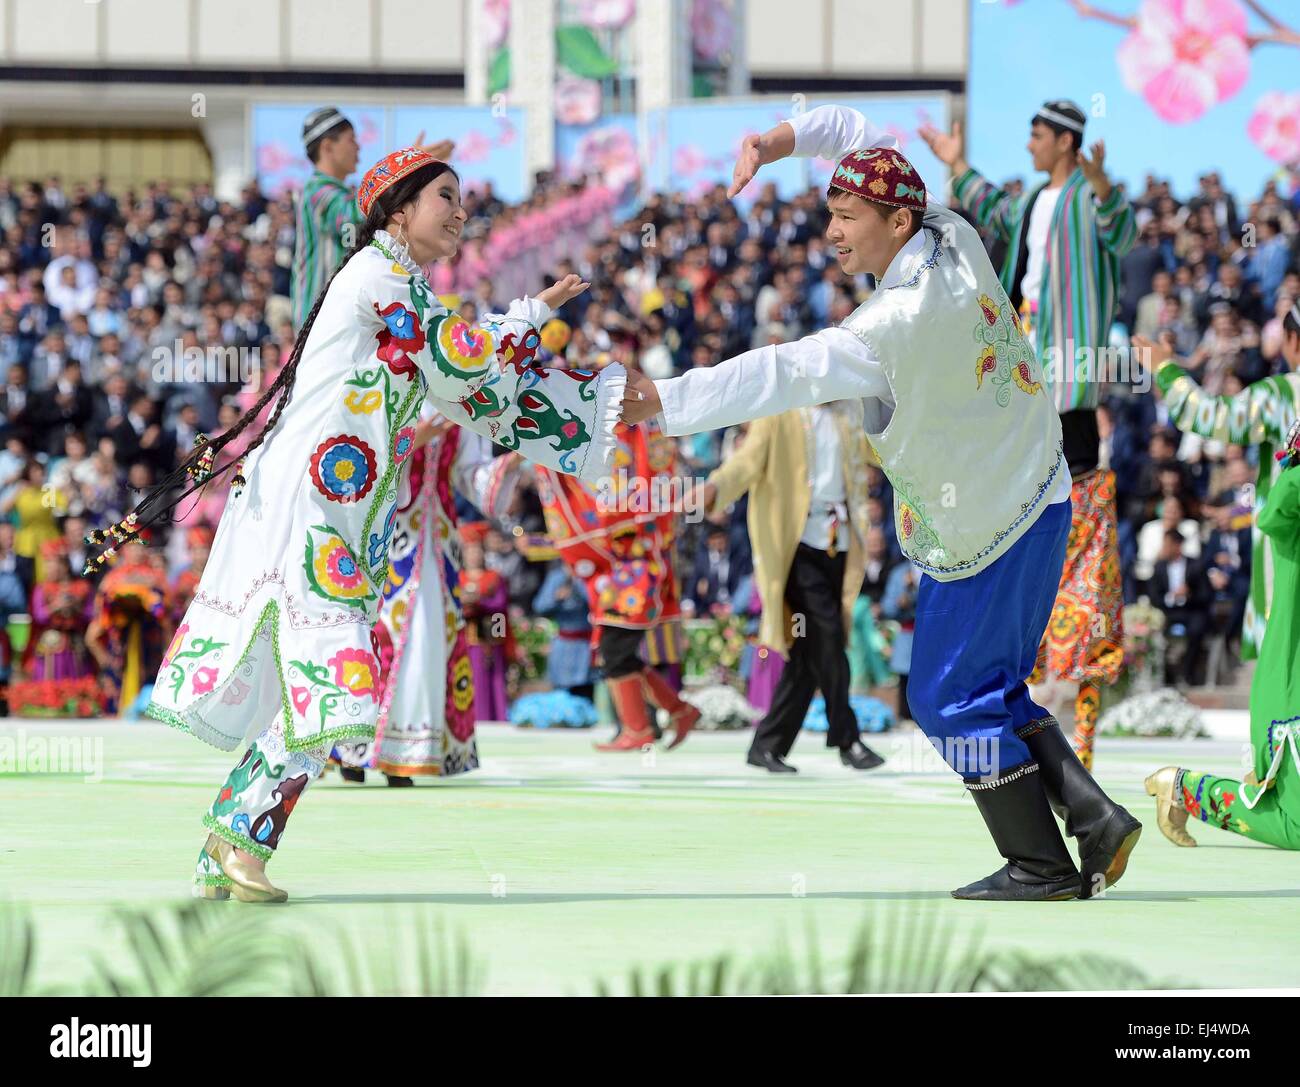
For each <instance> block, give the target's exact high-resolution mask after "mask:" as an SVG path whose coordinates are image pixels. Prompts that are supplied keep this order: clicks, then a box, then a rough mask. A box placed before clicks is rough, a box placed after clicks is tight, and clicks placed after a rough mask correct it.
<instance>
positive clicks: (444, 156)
mask: <svg viewBox="0 0 1300 1087" xmlns="http://www.w3.org/2000/svg"><path fill="white" fill-rule="evenodd" d="M415 146H416V147H417V148H418V149H419V150H421V151H423V152H424V153H425V154H426V155H430V156H432V157H433V158H436V159H437V160H438V161H439V162H446V161H447V160H448V159H450V158H451V153H452V152H453V151H454V150H456V144H455V141H453V140H437V141H435V142H434V143H425V142H424V129H420V134H419V135H418V136H416V137H415Z"/></svg>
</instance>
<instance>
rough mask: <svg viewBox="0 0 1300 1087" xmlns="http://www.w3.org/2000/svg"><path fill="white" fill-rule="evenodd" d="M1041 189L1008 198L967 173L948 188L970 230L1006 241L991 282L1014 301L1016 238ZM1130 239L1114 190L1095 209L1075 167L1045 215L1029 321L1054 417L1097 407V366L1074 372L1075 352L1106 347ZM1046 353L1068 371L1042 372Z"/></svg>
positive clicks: (1131, 227) (1124, 207)
mask: <svg viewBox="0 0 1300 1087" xmlns="http://www.w3.org/2000/svg"><path fill="white" fill-rule="evenodd" d="M1044 188H1046V183H1044V184H1043V185H1039V186H1038V187H1037V188H1036V189H1034V190H1033V191H1032V192H1030V193H1028V194H1026V195H1022V196H1020V197H1018V198H1016V197H1012V196H1009V195H1008V194H1007V193H1005V192H1004V191H1003V190H1001V189H999V188H997V187H995V186H994V185H992V184H991V183H990V182H988V181H987V180H986V179H984V178H983V177H981V176H980V175H979V174H977V173H976V172H975V171H974V170H967V171H966V172H965V173H964V174H962V175H961V176H960V177H959V178H957V179H956V180H955V181H954V182H953V183H952V189H953V196H954V197H955V198H956V199H957V201H958V202H959V203H960V204H961V206H962V207H963V208H964V209H965V210H966V211H967V212H969V213H970V214H971V215H972V216H973V217H974V219H975V223H976V225H977V226H979V228H980V229H981V230H984V231H989V232H992V233H993V234H995V235H996V236H997V237H998V238H999V239H1000V240H1002V241H1004V242H1006V243H1007V256H1006V259H1005V260H1004V261H1003V264H1002V268H1001V269H1000V271H999V273H998V278H999V279H1001V281H1002V287H1003V289H1004V290H1005V291H1006V292H1007V294H1008V296H1011V297H1014V295H1015V290H1014V288H1015V277H1016V264H1017V261H1018V259H1019V255H1020V245H1021V238H1022V237H1023V235H1024V232H1025V231H1026V230H1027V229H1028V227H1029V213H1030V211H1031V210H1032V208H1033V206H1034V200H1035V199H1036V198H1037V196H1038V194H1039V193H1040V192H1042V190H1043V189H1044ZM1136 239H1137V221H1136V217H1135V216H1134V214H1133V208H1132V206H1131V205H1130V204H1129V202H1128V200H1127V198H1126V197H1125V196H1124V194H1123V193H1122V192H1120V190H1119V186H1114V187H1112V189H1111V191H1110V195H1109V196H1108V197H1107V198H1106V202H1105V203H1104V204H1098V203H1097V201H1096V200H1095V198H1094V197H1093V193H1092V186H1091V185H1089V184H1088V182H1087V180H1086V179H1085V178H1084V176H1083V171H1082V170H1081V169H1078V168H1077V167H1076V168H1075V171H1074V172H1073V173H1072V174H1071V175H1070V177H1069V179H1068V180H1067V181H1066V183H1065V186H1064V188H1063V189H1062V191H1061V196H1060V199H1059V200H1058V201H1057V203H1056V210H1055V211H1054V212H1053V213H1052V223H1051V227H1050V228H1049V230H1048V235H1047V254H1046V267H1045V268H1044V275H1043V282H1042V287H1041V289H1040V293H1039V298H1038V314H1037V316H1036V317H1035V319H1034V322H1033V326H1034V327H1033V338H1034V347H1035V349H1036V350H1037V352H1038V358H1039V361H1040V362H1042V364H1043V371H1044V373H1045V374H1046V375H1047V376H1048V378H1049V379H1050V384H1051V386H1052V398H1053V400H1054V401H1055V402H1056V409H1057V411H1058V412H1061V413H1064V412H1067V411H1075V410H1077V409H1080V408H1096V406H1097V401H1098V398H1099V396H1100V391H1101V380H1100V378H1101V377H1102V376H1103V375H1102V373H1101V372H1100V371H1099V369H1098V368H1093V369H1092V371H1091V373H1088V372H1087V371H1085V370H1084V369H1083V368H1082V367H1081V366H1079V365H1078V360H1079V356H1078V355H1077V354H1076V352H1077V351H1078V349H1079V348H1089V349H1091V350H1090V351H1089V352H1088V353H1087V354H1086V355H1085V356H1084V357H1085V358H1090V359H1097V358H1098V357H1099V356H1098V355H1097V354H1095V352H1096V351H1098V350H1099V349H1102V348H1105V347H1107V346H1108V343H1109V337H1110V326H1111V322H1112V320H1113V319H1114V316H1115V305H1116V300H1117V299H1118V297H1119V284H1120V268H1119V262H1120V258H1121V257H1123V256H1124V254H1125V253H1127V252H1128V251H1129V249H1131V248H1132V246H1133V242H1134V241H1135V240H1136ZM1054 349H1059V350H1060V352H1061V358H1062V360H1063V361H1064V362H1065V363H1067V364H1072V365H1061V366H1049V362H1050V361H1051V360H1052V359H1053V351H1054ZM1100 357H1102V358H1104V357H1105V356H1100Z"/></svg>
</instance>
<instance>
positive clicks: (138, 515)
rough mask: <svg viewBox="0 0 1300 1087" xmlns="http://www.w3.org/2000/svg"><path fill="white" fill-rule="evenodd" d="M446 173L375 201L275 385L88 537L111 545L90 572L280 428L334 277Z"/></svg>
mask: <svg viewBox="0 0 1300 1087" xmlns="http://www.w3.org/2000/svg"><path fill="white" fill-rule="evenodd" d="M444 173H450V174H452V175H453V176H454V177H457V178H459V175H458V174H456V171H455V170H453V169H452V168H451V167H450V166H448V165H447V163H445V162H431V163H429V164H428V165H427V166H422V167H420V169H418V170H416V171H415V172H414V173H412V174H411V175H410V176H408V177H405V178H403V179H402V180H401V181H398V182H397V183H395V184H394V185H393V186H392V187H391V188H389V189H387V190H386V191H385V192H383V193H381V194H380V195H379V196H378V197H377V198H376V199H375V202H374V203H373V204H372V205H371V207H370V214H369V215H367V216H366V218H365V221H364V222H363V223H362V224H361V228H360V229H359V230H358V231H357V239H356V244H355V245H353V247H352V249H351V250H349V251H348V253H347V255H346V256H345V257H344V258H343V260H342V262H341V263H340V264H339V266H338V267H337V268H336V269H335V270H334V274H333V275H331V276H330V278H329V279H328V280H327V281H326V283H325V286H324V287H322V288H321V291H320V294H318V295H317V296H316V301H315V303H314V304H313V305H312V307H311V311H310V312H309V313H308V314H307V318H306V320H305V321H304V322H303V325H302V328H301V329H299V331H298V335H297V336H296V337H295V338H294V341H293V350H292V351H291V352H290V353H289V358H288V359H287V360H286V361H285V363H284V365H283V366H281V367H280V372H279V373H278V374H276V376H275V380H274V381H272V382H271V385H270V387H269V388H267V390H266V392H264V393H262V395H261V396H260V397H258V399H257V402H256V403H255V404H254V405H253V406H252V407H251V408H249V409H248V410H247V411H246V412H244V414H243V415H241V416H240V417H239V420H238V421H237V422H236V423H235V424H234V426H232V427H230V429H228V430H227V431H226V432H225V433H224V434H221V435H219V436H218V437H216V438H211V439H209V438H206V437H202V436H201V437H200V439H199V440H198V441H196V442H195V447H194V449H193V451H192V452H191V453H190V454H189V455H188V456H187V457H186V458H185V459H184V460H183V461H181V463H180V465H178V466H177V468H176V469H175V470H174V471H172V472H170V473H168V475H167V476H166V477H165V478H164V479H162V480H161V481H160V482H158V483H157V484H155V485H154V486H153V487H151V488H150V489H149V491H148V493H147V494H146V495H145V496H144V497H143V498H141V499H140V501H139V503H138V504H137V505H136V507H135V509H133V510H132V511H131V512H130V513H129V514H128V515H127V516H126V517H125V518H124V519H123V520H122V521H119V522H117V524H115V525H110V526H109V527H108V528H107V529H97V530H96V531H95V532H93V533H91V535H90V536H88V537H87V543H91V544H108V545H109V546H108V549H107V550H106V551H105V552H103V553H102V554H101V555H99V556H98V557H97V559H92V560H90V561H89V562H87V564H86V565H87V572H90V571H91V569H92V568H93V566H94V565H96V564H100V565H102V563H103V562H104V560H105V559H106V558H107V557H108V555H109V554H111V553H112V552H113V550H114V548H115V547H117V546H118V545H120V544H124V543H126V542H128V541H129V540H131V539H134V538H136V537H137V536H138V535H139V532H140V530H141V529H143V528H146V527H148V526H149V525H154V524H158V523H160V522H162V521H164V520H166V521H168V522H171V521H172V520H174V518H173V517H172V516H171V513H172V511H173V510H174V509H175V508H176V507H177V506H178V505H179V504H180V503H181V502H183V501H184V500H185V499H186V498H188V497H189V496H190V495H192V494H194V493H196V492H197V491H200V490H202V489H203V487H205V486H206V485H207V484H208V482H209V481H210V480H213V479H215V478H216V477H217V476H220V475H222V474H224V473H225V472H227V471H229V470H230V469H231V468H233V467H235V465H241V466H242V464H243V462H244V460H245V458H247V457H248V455H249V454H250V453H252V452H253V450H255V449H256V448H257V447H258V446H259V445H261V444H262V443H263V442H264V441H265V440H266V436H267V435H268V434H270V433H271V431H272V430H274V429H275V426H276V424H277V423H278V422H279V421H280V416H281V415H282V414H283V413H284V409H285V407H286V406H287V405H288V403H289V401H290V399H291V398H292V396H293V386H294V381H295V379H296V377H297V372H298V363H299V361H300V360H301V358H302V353H303V348H304V347H305V346H306V344H307V337H308V336H309V335H310V334H311V329H312V325H314V324H315V323H316V315H317V314H318V313H320V308H321V304H322V303H323V302H324V301H325V295H326V294H327V293H329V289H330V286H331V285H332V284H333V282H334V279H335V277H336V276H337V275H338V274H339V272H341V271H343V269H344V268H345V267H346V266H347V264H348V261H350V260H351V259H352V258H353V257H355V256H356V255H357V254H358V253H360V252H361V251H362V250H363V249H366V248H367V247H368V246H369V245H370V243H371V242H372V241H373V240H374V237H375V231H377V230H380V229H381V228H382V227H383V225H384V224H385V223H386V222H388V219H389V217H390V216H391V215H392V214H393V212H395V211H397V210H398V209H399V208H401V207H402V206H403V205H404V204H407V203H409V202H410V201H412V200H414V199H415V198H416V197H417V196H418V195H419V194H420V191H421V190H422V189H423V188H424V187H425V186H426V185H428V184H430V183H431V182H433V181H434V180H435V179H437V178H439V177H441V176H442V175H443V174H444ZM272 400H274V401H275V407H274V408H273V409H272V411H271V416H270V418H269V419H267V421H266V425H265V426H263V427H262V429H261V430H259V431H258V432H257V434H256V435H254V437H253V438H252V440H251V441H249V443H248V445H247V446H246V447H245V448H244V450H243V452H242V453H241V454H240V455H239V458H238V459H233V460H230V461H229V462H228V463H226V464H224V465H221V466H220V467H217V466H216V461H217V455H218V454H219V453H220V452H221V451H222V450H223V449H225V448H226V446H228V445H230V443H231V442H233V441H234V440H235V439H236V438H238V437H239V436H240V435H241V434H242V433H243V432H244V431H245V430H246V429H248V427H249V425H250V424H251V423H252V422H253V421H254V420H256V419H257V417H258V416H259V415H260V414H261V413H262V409H263V408H265V407H266V406H267V404H269V403H271V401H272ZM238 477H239V473H238V472H236V478H238ZM187 482H188V483H189V486H188V487H187V486H186V484H187ZM178 492H179V493H178Z"/></svg>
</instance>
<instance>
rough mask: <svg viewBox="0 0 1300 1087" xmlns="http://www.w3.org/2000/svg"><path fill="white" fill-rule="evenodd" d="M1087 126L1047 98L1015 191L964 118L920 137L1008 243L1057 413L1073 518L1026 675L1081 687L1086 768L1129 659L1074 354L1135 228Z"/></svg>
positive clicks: (1111, 519) (1107, 516)
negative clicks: (1036, 176) (966, 136)
mask: <svg viewBox="0 0 1300 1087" xmlns="http://www.w3.org/2000/svg"><path fill="white" fill-rule="evenodd" d="M1083 128H1084V115H1083V110H1081V109H1080V108H1079V107H1078V106H1076V105H1075V104H1074V103H1073V102H1068V101H1064V100H1062V101H1053V102H1044V103H1043V105H1042V107H1041V108H1040V109H1039V110H1038V112H1037V113H1035V114H1034V116H1033V119H1032V120H1031V121H1030V125H1029V148H1028V149H1029V153H1030V154H1031V155H1032V156H1033V162H1034V169H1035V170H1041V171H1043V172H1044V173H1046V174H1047V180H1046V181H1044V182H1043V183H1042V184H1041V185H1039V186H1038V187H1037V188H1036V189H1034V190H1033V191H1032V192H1030V193H1029V194H1028V195H1026V196H1023V197H1021V198H1019V199H1014V198H1012V197H1011V196H1010V195H1008V194H1007V193H1005V192H1003V191H1002V190H1001V189H998V188H997V187H995V186H994V185H992V184H990V183H989V182H988V181H987V180H985V179H984V178H983V177H981V176H980V175H979V174H978V173H976V172H975V171H974V170H972V169H971V168H970V165H969V164H968V163H967V162H966V159H965V155H964V148H963V142H962V136H961V128H960V126H958V125H954V126H953V130H952V134H951V135H944V134H943V133H941V132H938V131H937V130H935V129H934V128H933V127H926V128H923V129H922V130H921V136H922V137H923V138H924V139H925V141H926V143H928V144H929V145H930V149H931V150H932V151H934V153H935V154H936V155H937V156H938V157H939V159H940V161H942V162H943V163H944V164H945V165H947V166H950V167H951V168H952V171H953V195H954V196H955V197H956V198H957V200H958V201H959V202H960V203H961V205H962V207H963V208H965V209H966V211H968V212H969V213H970V214H971V215H973V216H974V217H975V221H976V223H978V224H979V226H980V227H982V228H984V229H986V230H990V231H992V232H993V233H994V234H995V235H996V236H997V237H998V238H999V239H1000V240H1001V241H1003V242H1004V243H1006V245H1007V255H1006V259H1005V260H1004V261H1003V264H1002V270H1001V272H1000V273H999V278H1000V280H1001V282H1002V288H1003V290H1005V291H1006V292H1007V297H1008V298H1010V300H1011V304H1012V306H1014V307H1016V309H1017V311H1018V312H1019V314H1020V323H1021V327H1022V328H1023V329H1024V332H1025V335H1026V336H1027V337H1028V338H1029V341H1030V343H1031V344H1033V346H1034V350H1035V353H1036V354H1037V356H1038V359H1039V361H1040V362H1041V364H1042V367H1043V371H1044V373H1045V374H1046V375H1047V380H1046V382H1045V384H1046V385H1047V387H1048V395H1049V396H1050V398H1051V399H1052V401H1053V402H1054V403H1055V405H1056V410H1057V411H1058V412H1060V414H1061V434H1062V439H1063V441H1064V444H1065V460H1066V463H1068V464H1069V466H1070V476H1071V478H1072V480H1073V486H1072V492H1073V493H1072V504H1073V511H1074V523H1073V525H1072V526H1071V529H1070V542H1069V545H1068V547H1067V549H1066V555H1065V569H1064V570H1063V571H1062V573H1061V584H1060V587H1059V589H1058V590H1057V595H1056V605H1055V606H1054V607H1053V609H1052V617H1051V621H1050V622H1049V623H1048V625H1047V632H1046V634H1045V635H1044V637H1043V642H1042V645H1041V646H1040V647H1039V652H1038V663H1037V667H1036V668H1035V670H1034V676H1033V677H1031V682H1041V681H1042V680H1043V679H1046V678H1047V676H1048V675H1049V674H1050V675H1052V676H1055V677H1056V678H1058V679H1061V680H1065V681H1066V682H1069V683H1071V684H1077V685H1078V689H1077V692H1076V696H1075V700H1074V749H1075V752H1076V753H1077V754H1078V756H1079V758H1080V760H1081V761H1082V762H1083V765H1084V766H1086V767H1088V768H1090V769H1091V767H1092V749H1093V742H1094V739H1095V736H1096V730H1097V714H1098V710H1099V708H1100V702H1101V688H1102V687H1103V686H1109V685H1110V684H1112V683H1114V682H1115V680H1116V679H1117V678H1119V671H1120V665H1121V664H1122V663H1123V661H1124V632H1123V628H1122V626H1121V621H1120V614H1121V612H1120V609H1121V608H1122V606H1123V592H1122V586H1121V581H1120V568H1119V549H1118V540H1117V533H1118V518H1117V514H1116V509H1115V473H1114V472H1112V471H1110V469H1108V468H1102V467H1101V463H1100V462H1101V438H1100V436H1099V434H1098V431H1097V403H1098V399H1099V397H1100V395H1101V383H1102V380H1103V377H1104V376H1105V375H1103V374H1101V373H1099V372H1098V368H1097V367H1096V366H1089V365H1086V364H1081V363H1080V362H1079V356H1078V354H1077V352H1078V351H1079V349H1081V348H1082V349H1083V350H1084V354H1083V356H1082V358H1084V359H1086V358H1088V357H1092V358H1098V357H1101V356H1099V355H1098V354H1097V352H1098V351H1099V350H1100V349H1103V348H1105V347H1106V346H1107V345H1108V343H1109V340H1110V326H1111V317H1112V315H1113V314H1114V311H1115V300H1116V298H1117V297H1118V295H1119V285H1120V284H1119V279H1120V263H1119V262H1120V259H1121V258H1122V257H1123V256H1124V254H1125V253H1127V252H1128V251H1129V249H1130V248H1131V247H1132V245H1133V242H1134V240H1135V239H1136V238H1137V225H1136V219H1135V217H1134V214H1133V209H1132V207H1131V206H1130V205H1129V202H1128V200H1127V199H1125V197H1124V194H1123V193H1122V192H1121V191H1120V190H1119V189H1118V188H1117V187H1116V186H1114V185H1112V184H1111V183H1110V179H1109V178H1107V176H1106V171H1105V167H1104V163H1105V154H1106V148H1105V145H1104V144H1103V143H1102V142H1101V141H1100V140H1098V141H1097V142H1096V143H1094V144H1093V145H1092V157H1091V158H1089V157H1088V155H1086V154H1084V151H1083ZM1089 352H1091V356H1090V355H1089Z"/></svg>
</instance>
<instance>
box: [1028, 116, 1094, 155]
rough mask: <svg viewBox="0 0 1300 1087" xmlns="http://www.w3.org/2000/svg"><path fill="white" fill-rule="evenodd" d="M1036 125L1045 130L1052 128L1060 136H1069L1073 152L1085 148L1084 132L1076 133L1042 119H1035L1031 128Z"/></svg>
mask: <svg viewBox="0 0 1300 1087" xmlns="http://www.w3.org/2000/svg"><path fill="white" fill-rule="evenodd" d="M1034 125H1042V126H1043V127H1044V128H1050V129H1051V130H1052V131H1053V132H1054V133H1055V134H1056V135H1058V136H1061V135H1066V136H1069V137H1070V150H1071V151H1076V152H1077V151H1078V150H1079V149H1080V148H1081V147H1083V133H1082V132H1076V131H1075V130H1074V129H1072V128H1067V127H1066V126H1065V125H1058V124H1057V123H1056V122H1055V121H1048V120H1046V119H1045V118H1042V117H1035V118H1034V119H1033V121H1032V123H1031V124H1030V126H1029V127H1030V128H1033V127H1034Z"/></svg>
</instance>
